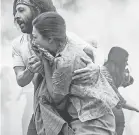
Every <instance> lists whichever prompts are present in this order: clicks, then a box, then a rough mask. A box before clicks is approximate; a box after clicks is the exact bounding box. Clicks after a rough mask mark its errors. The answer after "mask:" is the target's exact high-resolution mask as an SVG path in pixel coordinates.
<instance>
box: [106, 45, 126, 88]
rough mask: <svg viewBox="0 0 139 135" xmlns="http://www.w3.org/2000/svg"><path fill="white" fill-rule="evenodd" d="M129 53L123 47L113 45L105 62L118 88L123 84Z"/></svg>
mask: <svg viewBox="0 0 139 135" xmlns="http://www.w3.org/2000/svg"><path fill="white" fill-rule="evenodd" d="M128 55H129V54H128V52H127V51H126V50H124V49H123V48H121V47H112V48H111V50H110V52H109V54H108V60H107V61H106V62H105V63H104V66H105V67H106V68H107V69H108V71H109V73H110V75H111V76H112V78H113V81H114V83H115V86H116V87H117V88H118V87H120V86H121V85H122V82H123V79H124V71H125V67H126V63H127V58H128Z"/></svg>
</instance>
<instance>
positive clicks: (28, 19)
mask: <svg viewBox="0 0 139 135" xmlns="http://www.w3.org/2000/svg"><path fill="white" fill-rule="evenodd" d="M49 11H53V12H55V11H56V8H55V7H54V5H53V2H52V0H14V3H13V16H14V20H15V23H17V24H18V25H19V27H20V29H21V31H22V32H23V33H28V34H31V33H32V21H33V19H34V18H35V17H36V16H38V15H39V14H41V13H43V12H49Z"/></svg>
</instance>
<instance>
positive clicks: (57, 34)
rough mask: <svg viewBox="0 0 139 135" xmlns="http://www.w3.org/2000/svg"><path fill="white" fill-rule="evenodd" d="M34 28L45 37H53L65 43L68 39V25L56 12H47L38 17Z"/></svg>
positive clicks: (34, 22)
mask: <svg viewBox="0 0 139 135" xmlns="http://www.w3.org/2000/svg"><path fill="white" fill-rule="evenodd" d="M32 24H33V26H35V28H36V29H37V30H38V31H39V33H40V34H41V35H42V36H43V37H47V38H49V37H53V38H54V39H55V40H59V41H63V39H65V37H66V24H65V21H64V19H63V18H62V17H61V16H60V15H59V14H58V13H56V12H45V13H42V14H40V15H39V16H38V17H36V18H35V19H34V20H33V22H32Z"/></svg>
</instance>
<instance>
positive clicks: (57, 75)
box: [52, 39, 119, 122]
mask: <svg viewBox="0 0 139 135" xmlns="http://www.w3.org/2000/svg"><path fill="white" fill-rule="evenodd" d="M83 46H85V45H80V44H78V43H77V42H74V41H72V40H71V39H68V43H67V44H66V47H65V48H64V50H63V51H62V52H60V53H58V54H57V55H56V57H55V60H54V64H53V76H52V81H53V88H54V91H53V93H54V98H55V99H56V101H57V102H61V101H62V99H63V98H64V97H65V96H66V95H69V98H70V101H71V102H72V105H73V106H71V108H73V109H74V108H75V109H76V112H77V115H78V118H79V119H80V121H82V122H84V121H87V120H91V119H96V118H99V117H101V116H104V115H105V114H106V113H108V112H111V109H112V108H113V107H114V106H115V105H116V104H117V103H118V101H119V99H118V97H117V95H116V93H115V92H114V90H113V88H112V87H111V86H110V84H109V83H108V81H107V80H106V78H105V76H104V75H103V73H102V72H101V69H100V68H99V67H98V68H96V69H94V72H93V74H91V75H92V76H93V77H92V80H90V82H89V83H85V84H84V83H82V82H80V81H76V82H75V81H72V76H73V72H74V71H75V70H77V69H81V68H84V67H86V66H87V65H86V63H85V62H83V61H82V60H81V58H84V59H86V60H88V61H91V59H90V58H89V57H88V56H87V55H86V53H85V52H84V51H83V49H84V47H83Z"/></svg>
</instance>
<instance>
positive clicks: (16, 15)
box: [14, 12, 20, 20]
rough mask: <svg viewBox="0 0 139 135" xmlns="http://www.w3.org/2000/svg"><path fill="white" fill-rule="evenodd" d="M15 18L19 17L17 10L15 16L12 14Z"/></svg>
mask: <svg viewBox="0 0 139 135" xmlns="http://www.w3.org/2000/svg"><path fill="white" fill-rule="evenodd" d="M14 18H15V20H17V19H19V18H20V15H19V13H18V12H16V14H15V16H14Z"/></svg>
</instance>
